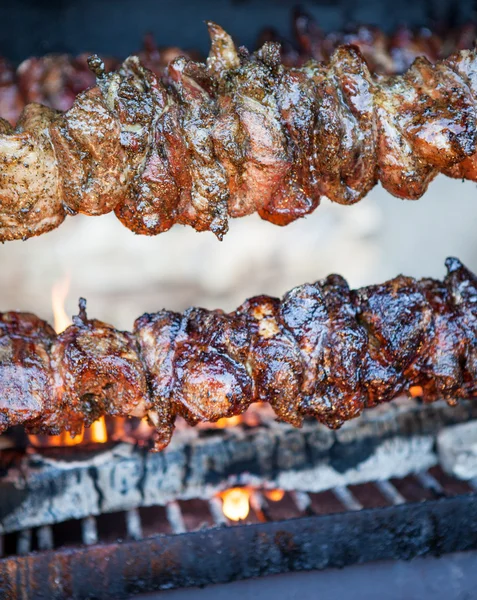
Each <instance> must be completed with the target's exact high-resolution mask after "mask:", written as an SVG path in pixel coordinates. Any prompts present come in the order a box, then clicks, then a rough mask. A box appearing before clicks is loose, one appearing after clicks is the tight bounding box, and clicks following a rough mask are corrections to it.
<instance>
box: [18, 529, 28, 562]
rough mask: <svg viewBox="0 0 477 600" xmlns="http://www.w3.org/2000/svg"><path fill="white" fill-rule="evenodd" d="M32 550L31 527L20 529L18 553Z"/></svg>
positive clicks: (26, 552)
mask: <svg viewBox="0 0 477 600" xmlns="http://www.w3.org/2000/svg"><path fill="white" fill-rule="evenodd" d="M30 551H31V529H24V530H23V531H20V532H19V533H18V536H17V554H19V555H20V556H21V555H22V554H28V553H29V552H30Z"/></svg>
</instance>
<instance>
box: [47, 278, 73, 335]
mask: <svg viewBox="0 0 477 600" xmlns="http://www.w3.org/2000/svg"><path fill="white" fill-rule="evenodd" d="M69 290H70V276H69V275H67V276H66V277H63V279H60V280H59V281H57V282H56V283H55V284H54V285H53V287H52V288H51V305H52V308H53V317H54V323H55V324H54V327H55V331H56V333H61V332H62V331H64V330H65V329H66V328H67V327H69V326H70V325H71V319H70V318H69V317H68V315H67V314H66V311H65V302H66V298H67V296H68V292H69Z"/></svg>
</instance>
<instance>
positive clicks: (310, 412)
mask: <svg viewBox="0 0 477 600" xmlns="http://www.w3.org/2000/svg"><path fill="white" fill-rule="evenodd" d="M446 265H447V275H446V277H445V279H444V281H442V282H441V281H436V280H433V279H422V280H415V279H413V278H411V277H404V276H402V275H401V276H399V277H396V278H395V279H392V280H391V281H388V282H386V283H384V284H382V285H373V286H368V287H364V288H361V289H359V290H355V291H353V290H350V289H349V287H348V285H347V284H346V282H345V280H344V279H343V278H342V277H340V276H338V275H331V276H329V277H327V278H326V279H324V280H322V281H318V282H316V283H314V284H305V285H302V286H299V287H297V288H295V289H293V290H292V291H290V292H288V293H287V294H285V296H284V297H283V298H282V299H281V300H279V299H278V298H271V297H268V296H258V297H256V298H251V299H250V300H247V301H246V302H245V303H244V304H243V305H242V306H240V307H239V308H238V309H237V310H236V311H234V312H232V313H229V314H226V313H224V312H222V311H220V310H215V311H209V310H205V309H200V308H191V309H189V310H187V311H186V312H185V313H184V314H178V313H174V312H170V311H166V310H162V311H160V312H158V313H155V314H145V315H143V316H142V317H140V318H139V319H138V320H137V321H136V323H135V325H134V330H133V333H128V332H121V331H117V330H115V329H114V328H113V327H111V326H110V325H107V324H105V323H102V322H99V321H96V320H90V319H88V318H87V316H86V312H85V304H84V301H81V302H80V314H79V316H78V317H75V318H74V322H73V324H72V325H71V326H70V327H68V328H67V329H66V330H65V331H64V332H63V333H61V334H59V335H58V336H55V334H54V332H53V331H52V329H51V328H50V327H49V325H47V324H46V323H45V322H43V321H41V320H39V319H38V318H36V317H34V316H33V315H29V314H23V313H13V312H10V313H4V314H0V429H1V430H4V429H6V428H7V427H9V426H11V425H16V424H20V423H21V424H23V425H25V427H26V428H27V430H28V431H32V432H39V431H40V432H45V433H55V434H56V433H58V432H59V431H62V430H65V429H66V430H68V431H72V432H78V431H79V430H80V429H81V427H83V426H84V425H86V426H88V425H90V424H91V423H92V422H93V421H94V420H95V419H97V418H98V417H100V416H101V415H104V414H108V415H115V416H136V417H143V416H146V415H147V417H148V418H149V420H150V421H151V422H152V423H153V424H154V426H155V427H156V431H157V438H156V449H162V448H164V447H165V446H166V445H167V444H168V443H169V441H170V438H171V435H172V432H173V428H174V420H175V418H176V416H177V415H181V416H182V417H184V418H185V419H186V420H187V421H188V422H189V423H190V424H191V425H195V424H196V423H198V422H199V421H212V422H213V421H217V420H218V419H220V418H222V417H230V416H232V415H237V414H240V413H242V412H244V411H245V410H246V409H247V407H248V406H249V405H250V404H251V403H252V402H257V401H260V402H269V403H270V404H271V406H272V407H273V409H274V411H275V413H276V415H277V418H278V419H279V420H281V421H285V422H287V423H290V424H292V425H295V426H300V424H301V423H302V421H303V418H304V417H314V418H316V419H318V420H319V421H320V422H322V423H324V424H325V425H327V426H329V427H332V428H336V427H339V426H340V425H341V424H342V423H344V422H345V421H347V420H349V419H352V418H353V417H356V416H358V415H359V414H360V413H361V412H362V410H363V409H365V408H370V407H373V406H376V405H378V404H380V403H383V402H388V401H390V400H392V399H393V398H395V397H396V396H398V395H400V394H405V393H410V394H411V395H413V396H415V395H416V389H417V390H418V393H419V394H420V396H421V397H422V400H423V401H425V402H433V401H435V400H437V399H439V398H444V399H445V400H447V401H448V402H449V403H450V404H454V403H455V402H456V401H458V400H459V399H460V398H472V397H475V396H477V277H476V276H475V275H473V274H472V273H471V272H470V271H469V270H468V269H466V268H465V267H464V266H463V265H462V264H461V263H460V262H459V261H458V260H457V259H455V258H450V259H447V261H446Z"/></svg>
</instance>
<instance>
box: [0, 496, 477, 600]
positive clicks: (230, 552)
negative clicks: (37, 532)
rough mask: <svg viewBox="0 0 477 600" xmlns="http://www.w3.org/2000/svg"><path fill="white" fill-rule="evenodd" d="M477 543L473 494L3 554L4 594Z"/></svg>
mask: <svg viewBox="0 0 477 600" xmlns="http://www.w3.org/2000/svg"><path fill="white" fill-rule="evenodd" d="M475 549H477V493H475V492H474V493H470V494H465V495H461V496H456V497H453V498H441V499H438V500H429V501H426V502H421V503H412V504H399V505H393V506H389V507H385V508H380V509H364V510H359V511H350V512H344V513H338V514H331V515H321V516H312V517H301V518H298V519H289V520H286V521H281V522H271V523H259V524H256V525H241V526H236V527H212V528H208V529H205V530H200V531H196V532H192V533H183V534H172V535H156V536H152V537H150V538H148V539H145V540H140V541H128V542H120V543H113V544H107V545H95V546H90V547H83V548H72V549H62V550H56V551H45V552H40V553H33V554H30V555H28V556H23V557H19V556H16V557H12V558H6V559H2V560H0V595H1V597H2V598H4V599H5V600H13V599H23V598H25V599H26V598H28V599H29V600H36V599H38V600H39V599H40V598H51V600H60V599H62V598H70V599H71V600H81V599H84V598H88V599H96V598H97V599H101V600H113V599H118V600H119V599H122V598H129V597H131V596H133V595H134V594H139V593H146V592H155V591H160V590H167V589H173V588H178V587H194V586H204V585H209V584H215V583H228V582H231V581H236V580H240V579H248V578H252V577H263V576H266V575H271V574H278V573H287V572H291V571H310V570H322V569H327V568H341V567H346V566H349V565H353V564H363V563H368V562H374V561H377V560H409V559H412V558H415V557H417V556H429V555H432V556H440V555H442V554H447V553H451V552H459V551H469V550H475Z"/></svg>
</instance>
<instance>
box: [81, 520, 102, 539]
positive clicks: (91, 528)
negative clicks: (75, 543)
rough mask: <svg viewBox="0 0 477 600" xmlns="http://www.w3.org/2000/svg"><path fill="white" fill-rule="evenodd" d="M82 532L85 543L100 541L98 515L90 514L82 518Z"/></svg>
mask: <svg viewBox="0 0 477 600" xmlns="http://www.w3.org/2000/svg"><path fill="white" fill-rule="evenodd" d="M81 532H82V539H83V544H85V546H91V545H92V544H97V543H98V526H97V524H96V517H93V516H90V517H86V518H85V519H82V520H81Z"/></svg>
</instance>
